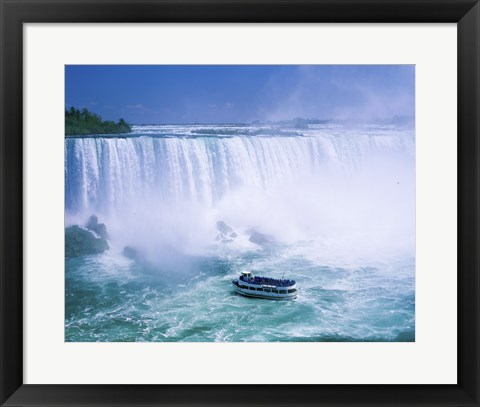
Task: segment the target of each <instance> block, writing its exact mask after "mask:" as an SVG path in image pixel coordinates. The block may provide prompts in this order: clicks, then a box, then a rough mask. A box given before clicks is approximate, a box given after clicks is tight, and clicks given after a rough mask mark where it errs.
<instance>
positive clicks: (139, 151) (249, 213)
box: [65, 125, 415, 341]
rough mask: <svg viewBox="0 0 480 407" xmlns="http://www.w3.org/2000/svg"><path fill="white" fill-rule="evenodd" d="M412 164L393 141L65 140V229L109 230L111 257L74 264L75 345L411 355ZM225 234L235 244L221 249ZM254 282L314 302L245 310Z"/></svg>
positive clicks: (166, 134)
mask: <svg viewBox="0 0 480 407" xmlns="http://www.w3.org/2000/svg"><path fill="white" fill-rule="evenodd" d="M300 133H301V134H300ZM414 151H415V142H414V131H413V130H411V129H403V128H397V127H394V126H366V125H363V126H347V125H318V126H314V127H313V128H310V129H305V130H303V129H302V130H291V129H290V130H281V129H267V128H262V127H255V126H138V127H136V128H135V129H134V133H133V134H132V135H129V136H128V137H114V136H112V137H110V136H109V137H84V138H67V139H66V140H65V181H66V196H65V204H66V222H67V225H68V224H75V223H76V224H82V223H84V222H85V220H86V219H87V218H88V216H90V215H91V214H96V215H97V216H98V217H99V219H100V220H101V221H102V222H105V224H106V225H107V228H108V230H109V235H110V242H109V243H110V247H111V249H110V250H109V251H107V252H105V253H103V254H101V255H96V256H90V257H88V256H87V257H84V258H74V259H67V260H66V281H67V288H66V298H67V301H66V311H67V312H66V340H67V341H103V340H126V341H131V340H141V341H182V340H183V341H215V340H218V341H291V340H301V341H303V340H316V341H321V340H414V245H415V241H414V236H415V232H414V226H415V225H414V221H415V206H414V204H415V196H414V190H415V184H414V179H415V168H414V162H415V157H414ZM218 221H223V222H226V224H228V225H229V226H231V227H232V228H233V229H234V230H235V237H234V238H232V239H228V241H225V240H223V241H222V240H220V241H219V240H218V233H219V231H218V230H217V227H216V223H217V222H218ZM252 230H255V231H259V232H261V233H264V234H265V236H269V237H271V241H270V242H269V243H268V244H267V245H261V244H256V243H254V242H251V241H249V237H250V235H251V233H252ZM126 245H129V246H133V247H135V248H137V249H138V250H139V251H140V252H142V254H143V256H144V257H143V259H142V261H138V260H130V259H125V258H123V257H122V256H121V254H120V253H121V250H122V248H123V247H124V246H126ZM245 268H250V269H251V268H253V269H257V270H258V271H259V273H261V274H265V275H271V276H279V274H281V273H283V272H284V271H287V272H288V275H289V277H291V278H295V279H296V280H297V281H298V283H299V285H300V286H301V287H302V291H301V294H300V295H299V297H298V299H297V300H296V301H293V302H289V303H281V304H279V303H273V304H272V303H270V302H268V301H261V300H249V299H244V298H240V297H237V296H235V295H233V294H232V292H231V288H230V286H229V280H230V279H231V278H232V277H234V276H235V275H236V274H238V272H239V271H241V270H243V269H245ZM87 270H88V271H87ZM122 293H123V294H122ZM98 301H100V302H101V304H103V305H101V306H100V305H98ZM202 310H203V311H202ZM235 310H237V311H235ZM242 310H244V311H246V312H247V314H245V313H244V312H243V311H242ZM248 310H251V311H254V312H262V313H263V312H265V313H268V314H267V315H270V317H269V318H268V319H264V320H262V321H259V320H255V321H253V320H251V319H250V317H249V316H248V315H249V314H248ZM232 312H233V315H234V317H233V319H232ZM235 312H236V314H235ZM107 315H108V317H107Z"/></svg>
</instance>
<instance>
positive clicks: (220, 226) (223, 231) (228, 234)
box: [216, 220, 238, 243]
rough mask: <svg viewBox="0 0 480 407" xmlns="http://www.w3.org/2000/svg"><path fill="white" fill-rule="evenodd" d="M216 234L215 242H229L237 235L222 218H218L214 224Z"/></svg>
mask: <svg viewBox="0 0 480 407" xmlns="http://www.w3.org/2000/svg"><path fill="white" fill-rule="evenodd" d="M216 226H217V230H218V234H217V237H216V240H217V242H222V243H231V242H233V239H235V238H236V237H237V236H238V235H237V234H236V233H235V231H234V230H233V228H232V227H231V226H229V225H227V224H226V223H225V222H224V221H223V220H219V221H218V222H217V224H216Z"/></svg>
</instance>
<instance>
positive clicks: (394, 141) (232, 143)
mask: <svg viewBox="0 0 480 407" xmlns="http://www.w3.org/2000/svg"><path fill="white" fill-rule="evenodd" d="M159 127H161V126H159ZM154 130H155V129H154ZM162 131H163V133H164V132H165V131H164V129H163V130H162ZM137 132H138V131H137ZM148 133H152V132H151V131H150V132H148ZM159 133H160V132H159V131H157V134H156V133H155V131H153V134H136V135H135V137H126V138H120V137H84V138H67V139H66V140H65V182H66V188H65V205H66V214H67V223H68V218H69V217H72V219H73V218H75V219H77V218H78V217H83V218H85V217H87V216H88V215H90V214H92V213H95V214H98V215H99V216H103V218H104V219H109V220H110V222H112V219H115V222H116V223H124V224H128V225H129V226H128V227H129V228H130V230H131V229H132V224H133V223H138V222H142V221H143V222H144V223H155V222H157V224H160V225H161V227H162V229H163V230H168V231H169V233H170V234H175V233H177V231H176V230H175V229H176V228H175V225H177V226H178V225H181V224H182V222H186V223H185V224H190V225H196V227H198V228H200V229H202V225H203V226H204V227H205V228H206V227H207V226H206V225H204V224H203V223H202V222H200V220H199V219H198V218H200V217H203V218H204V222H205V223H206V222H211V223H213V224H214V222H215V219H214V218H215V217H218V216H224V217H229V218H230V221H233V222H235V221H238V223H239V222H241V221H242V222H243V220H244V219H245V222H248V223H249V225H244V226H251V224H252V223H254V222H257V223H258V222H261V221H262V220H265V219H266V218H267V217H268V216H269V215H270V214H272V216H276V218H275V219H276V220H275V222H273V221H272V222H271V223H272V224H273V223H276V224H278V222H279V221H280V220H281V221H282V222H284V221H285V222H286V223H287V224H288V220H289V219H290V218H291V219H293V218H295V219H294V220H295V221H296V225H297V226H298V225H299V224H300V225H301V226H302V227H303V226H305V227H308V228H312V227H315V222H312V220H311V219H312V218H318V219H319V223H321V226H319V227H320V228H321V229H322V228H323V229H325V227H326V226H325V225H327V224H329V223H334V222H335V219H336V221H337V223H338V222H339V221H340V220H341V219H342V218H344V219H348V221H349V222H350V223H352V222H353V223H355V222H357V221H359V219H357V218H354V217H353V216H354V215H355V213H354V212H352V208H353V207H355V208H364V207H365V208H369V209H368V210H373V211H374V212H376V213H377V214H379V215H381V214H382V211H383V212H385V211H386V212H390V213H393V215H395V212H394V211H395V210H398V211H400V212H399V214H397V215H398V216H400V215H402V214H403V213H404V211H405V207H406V206H408V208H409V209H408V210H409V212H408V213H409V217H408V218H407V219H406V220H407V222H408V221H411V220H412V219H413V217H414V215H413V214H411V212H412V211H414V209H412V208H411V206H412V205H413V206H414V202H413V199H414V198H413V196H414V136H413V132H412V131H398V130H395V131H394V130H391V129H375V131H373V130H372V131H368V129H367V130H365V129H363V130H361V131H360V130H358V129H348V130H346V131H345V130H342V131H338V130H337V131H326V130H323V131H313V132H307V133H306V134H304V135H299V136H290V135H287V136H285V135H279V136H274V135H273V136H272V135H268V136H261V135H253V136H252V135H248V134H247V135H243V136H242V135H233V136H223V137H221V136H217V135H213V136H212V135H210V136H204V137H186V136H185V135H184V134H169V135H167V136H165V135H164V134H162V135H161V136H160V135H159ZM239 191H244V193H243V195H238V194H239V193H240V192H239ZM397 191H400V192H397ZM405 193H407V196H406V195H405ZM392 194H393V195H392ZM384 195H385V196H384ZM387 195H388V196H387ZM390 196H391V197H392V198H391V199H390ZM299 197H302V198H303V199H299ZM320 198H321V199H320ZM315 200H317V201H318V202H316V201H315ZM346 201H352V202H346ZM372 203H373V205H372ZM376 203H378V205H380V208H379V207H377V206H376ZM273 207H281V208H282V210H281V211H280V213H277V214H275V210H274V208H273ZM187 208H190V209H187ZM191 208H195V209H191ZM219 208H223V209H222V211H221V212H220V214H219V213H218V210H219ZM269 208H271V209H269ZM334 209H338V211H336V210H335V211H334ZM202 211H203V212H202ZM206 211H209V212H208V214H207V212H206ZM212 211H214V212H212ZM215 211H217V212H215ZM297 211H303V212H304V214H305V218H304V219H303V220H302V219H301V214H300V213H294V212H297ZM392 211H393V212H392ZM402 211H403V212H402ZM243 212H244V213H243ZM161 213H162V214H163V215H162V216H160V214H161ZM289 213H291V215H289ZM316 213H319V215H318V216H316ZM247 214H248V215H249V216H247ZM322 214H323V215H322ZM349 214H350V215H351V217H352V219H350V217H349ZM362 216H363V217H364V218H365V216H364V215H363V214H362ZM385 216H386V217H387V218H389V216H390V215H389V214H387V215H385ZM132 217H134V218H135V221H133V220H132V219H131V218H132ZM245 217H247V218H248V219H246V218H245ZM185 218H187V219H185ZM287 218H289V219H287ZM299 219H300V220H301V221H300V222H298V220H299ZM380 219H381V217H380ZM402 221H403V222H405V218H403V219H402ZM199 222H200V223H199ZM292 222H293V221H292ZM412 222H413V221H412ZM312 225H313V226H312ZM145 227H146V226H144V228H145ZM272 227H273V226H272ZM147 229H148V228H147ZM149 230H151V229H149ZM182 239H183V240H185V239H186V238H185V236H183V238H182ZM183 240H182V241H183Z"/></svg>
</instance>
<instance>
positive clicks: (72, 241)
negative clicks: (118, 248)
mask: <svg viewBox="0 0 480 407" xmlns="http://www.w3.org/2000/svg"><path fill="white" fill-rule="evenodd" d="M108 249H109V247H108V243H107V241H106V240H105V239H104V238H103V237H95V235H94V234H93V233H92V232H90V231H88V230H86V229H83V228H81V227H80V226H78V225H74V226H69V227H68V228H65V257H79V256H83V255H87V254H99V253H103V252H104V251H105V250H108Z"/></svg>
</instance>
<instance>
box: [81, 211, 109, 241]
mask: <svg viewBox="0 0 480 407" xmlns="http://www.w3.org/2000/svg"><path fill="white" fill-rule="evenodd" d="M85 227H86V228H87V229H88V230H91V231H92V232H95V233H96V234H97V235H98V236H100V237H103V238H104V239H108V233H107V227H106V226H105V224H104V223H98V218H97V217H96V216H95V215H92V216H90V219H88V222H87V224H86V225H85Z"/></svg>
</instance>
